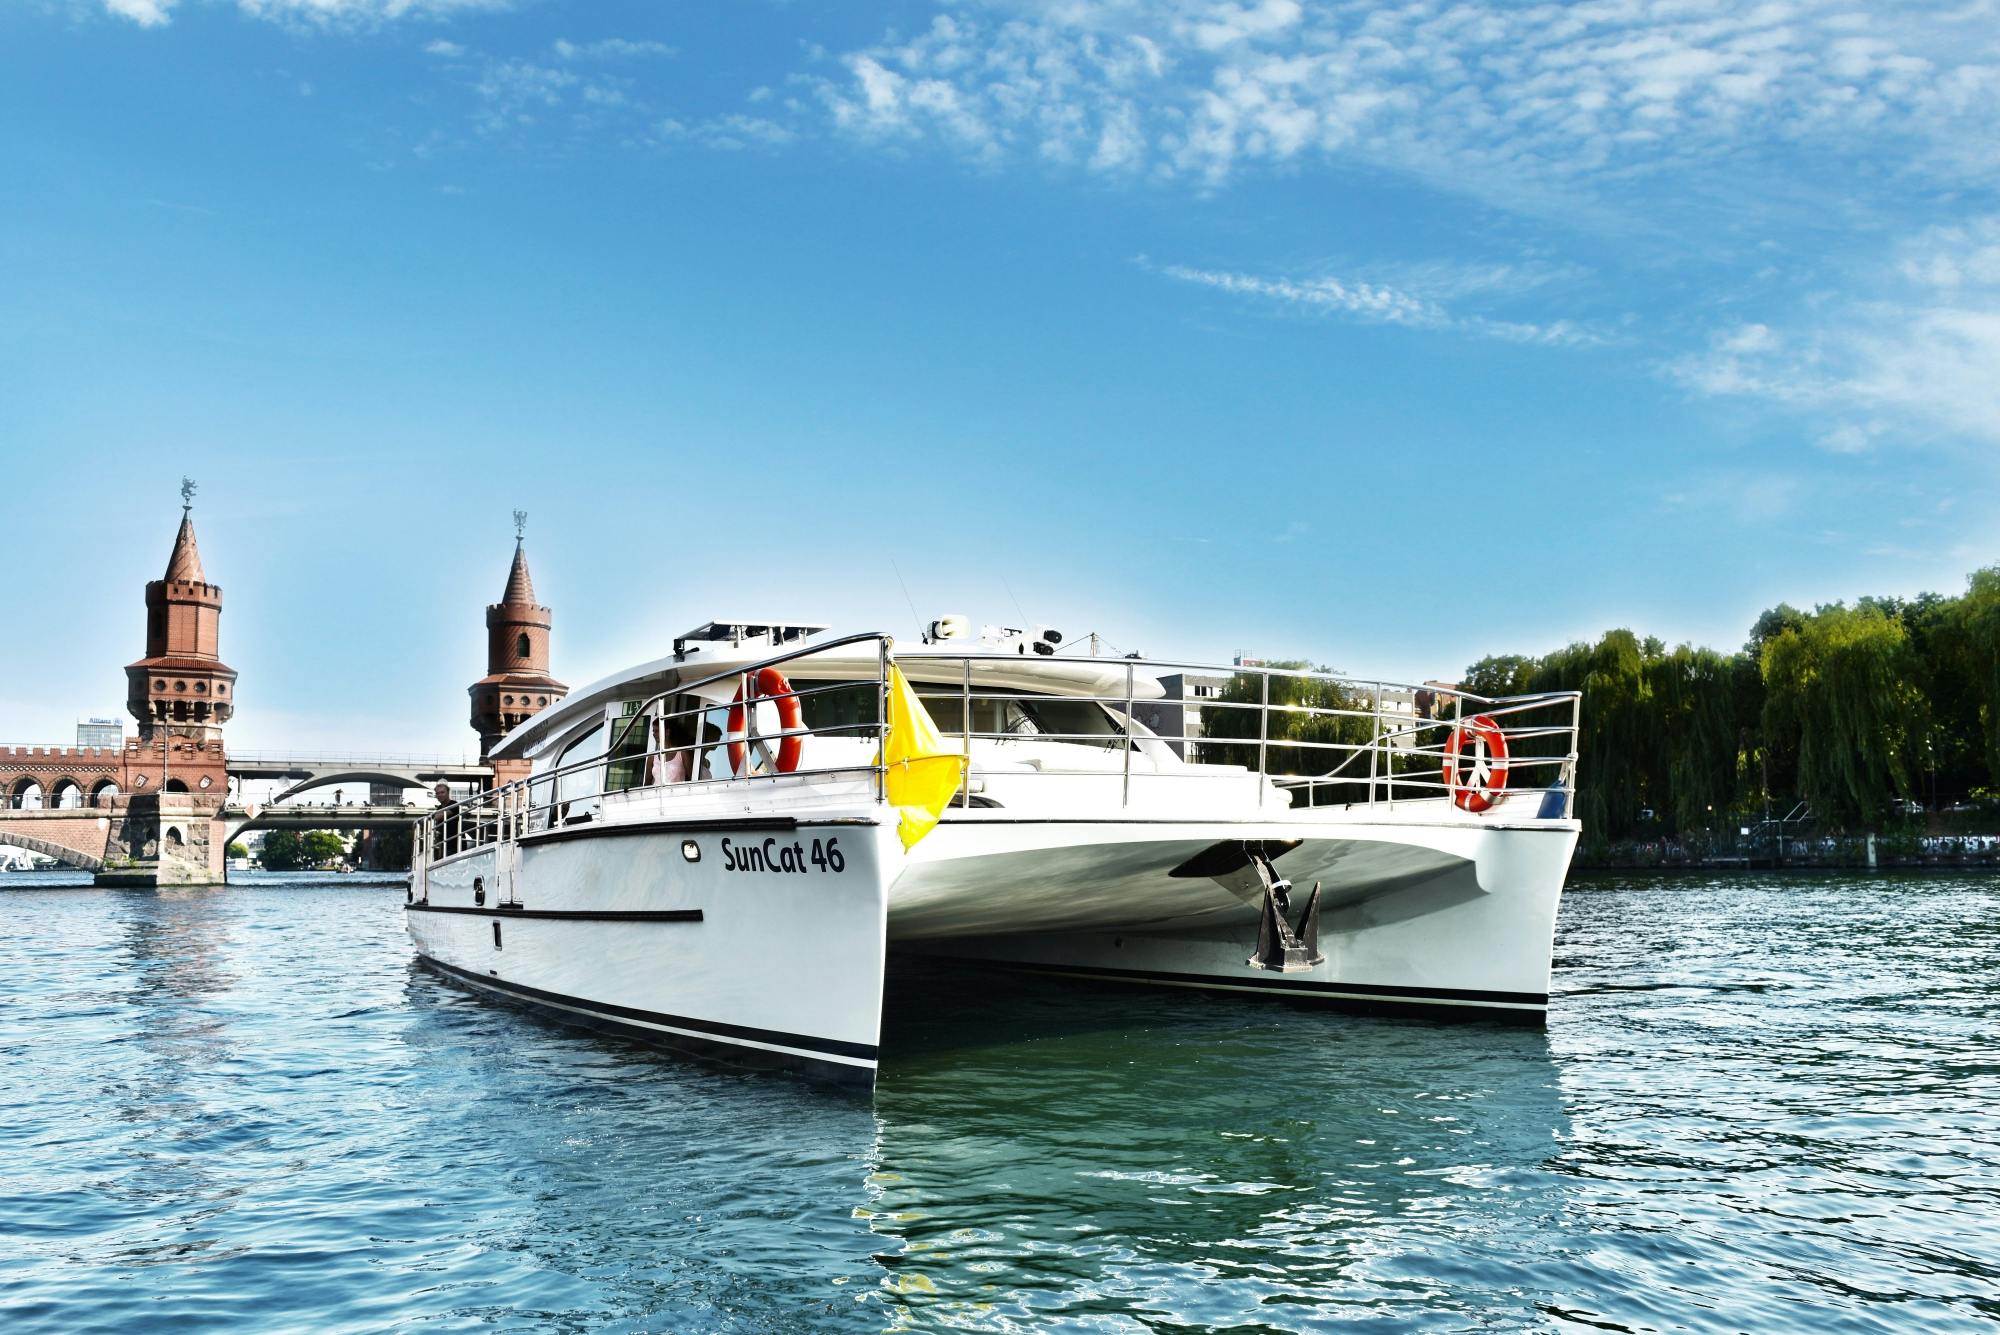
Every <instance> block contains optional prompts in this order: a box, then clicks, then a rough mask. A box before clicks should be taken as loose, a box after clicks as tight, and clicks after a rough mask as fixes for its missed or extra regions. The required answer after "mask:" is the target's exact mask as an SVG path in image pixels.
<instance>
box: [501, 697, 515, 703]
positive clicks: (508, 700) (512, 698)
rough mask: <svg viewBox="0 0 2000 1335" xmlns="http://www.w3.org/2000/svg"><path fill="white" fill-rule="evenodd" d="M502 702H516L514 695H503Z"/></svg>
mask: <svg viewBox="0 0 2000 1335" xmlns="http://www.w3.org/2000/svg"><path fill="white" fill-rule="evenodd" d="M500 703H501V704H503V705H511V704H513V703H514V697H513V696H511V695H503V696H501V697H500Z"/></svg>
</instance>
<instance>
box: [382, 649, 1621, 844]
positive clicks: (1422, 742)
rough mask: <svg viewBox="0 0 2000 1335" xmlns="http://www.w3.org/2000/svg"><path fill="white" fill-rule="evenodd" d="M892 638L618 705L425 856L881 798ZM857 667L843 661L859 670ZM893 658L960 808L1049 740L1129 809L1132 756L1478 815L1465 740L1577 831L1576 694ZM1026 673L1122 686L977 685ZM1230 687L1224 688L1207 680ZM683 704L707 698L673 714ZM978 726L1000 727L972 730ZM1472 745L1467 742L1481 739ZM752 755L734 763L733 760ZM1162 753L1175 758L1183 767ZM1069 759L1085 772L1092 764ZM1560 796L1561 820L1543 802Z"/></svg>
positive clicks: (1295, 803)
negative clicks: (669, 820)
mask: <svg viewBox="0 0 2000 1335" xmlns="http://www.w3.org/2000/svg"><path fill="white" fill-rule="evenodd" d="M892 643H893V641H892V639H891V637H890V636H888V635H886V634H883V633H880V632H870V633H864V634H859V635H849V636H844V637H841V638H838V639H834V640H828V641H825V642H822V643H816V644H811V645H801V646H794V647H791V648H788V649H786V650H784V651H782V652H776V653H773V654H771V655H770V656H769V657H767V658H764V659H761V660H758V661H756V662H753V663H747V664H740V665H737V666H733V667H730V668H727V669H724V670H722V671H718V672H714V673H711V674H709V675H707V676H704V677H700V678H696V679H694V680H690V681H686V682H679V683H676V684H675V685H674V686H672V687H671V688H668V689H666V690H662V691H659V692H656V693H655V694H653V695H651V696H648V697H647V698H645V699H644V700H641V701H638V702H636V703H633V702H626V703H624V704H621V705H619V706H617V708H619V709H620V710H621V711H623V712H621V713H620V714H619V715H618V716H617V717H615V718H611V719H609V720H608V728H607V729H606V741H605V744H604V746H603V749H602V750H601V751H597V752H595V753H593V754H592V755H590V756H587V757H584V758H581V759H579V760H576V761H574V762H570V763H565V764H558V765H556V766H554V767H551V768H549V769H547V770H544V771H541V772H539V773H536V774H534V775H532V776H531V777H529V778H526V779H522V780H518V781H516V782H514V783H510V784H507V785H505V786H503V787H500V788H496V789H494V790H492V791H490V792H486V793H480V794H477V795H475V796H473V797H470V798H467V799H466V800H464V801H462V802H457V803H453V804H451V805H449V806H446V807H441V808H439V809H437V810H436V811H435V812H433V813H432V814H431V815H430V816H429V817H428V818H427V819H426V820H425V821H424V822H423V825H422V827H421V828H422V831H423V836H424V837H423V838H420V839H419V841H418V843H419V856H420V857H421V858H426V859H436V858H439V857H445V856H451V855H454V854H456V853H460V852H465V851H469V850H472V849H476V848H483V847H486V846H488V845H490V844H493V843H496V842H507V841H513V840H518V839H519V838H521V837H522V836H524V835H528V834H535V833H540V832H542V831H545V830H549V829H552V828H557V827H560V826H563V825H565V824H569V823H574V822H576V821H579V820H587V819H595V818H596V815H597V812H598V810H599V809H600V807H601V804H602V801H603V800H604V799H605V798H606V797H607V796H610V795H614V794H621V793H628V792H637V791H644V790H648V789H664V788H672V789H676V790H681V791H687V792H690V793H699V792H702V791H704V790H709V789H713V788H716V787H718V786H722V785H731V784H736V785H740V784H743V783H745V782H758V783H764V782H773V783H775V782H785V783H791V784H801V783H811V782H821V783H825V782H828V781H831V780H835V779H842V778H844V779H848V780H851V781H853V782H854V783H855V784H856V785H857V788H858V790H859V791H862V792H865V793H867V794H869V795H870V796H872V798H873V799H874V800H877V801H880V800H882V798H883V796H884V784H885V777H886V770H885V768H884V766H883V765H882V763H881V747H880V743H881V742H882V741H883V739H884V737H885V733H886V726H887V725H886V719H887V717H888V708H887V703H888V702H887V692H888V665H889V661H890V648H891V645H892ZM862 645H873V646H874V653H873V655H872V658H873V669H874V670H873V673H872V675H869V676H866V677H863V678H861V679H855V678H853V677H851V676H850V677H843V678H840V679H836V680H831V681H828V680H823V679H821V678H815V677H801V679H800V681H799V682H798V683H795V684H791V688H790V690H789V691H787V692H785V693H783V694H782V695H780V696H779V697H775V698H774V697H763V698H762V699H763V700H771V699H775V700H777V701H788V702H790V703H792V704H795V705H796V706H797V708H798V710H799V716H800V723H799V725H798V726H795V727H782V726H781V727H779V728H776V729H769V730H767V729H764V728H762V727H761V726H760V724H759V720H758V714H759V708H758V706H759V704H760V703H761V700H760V697H759V696H758V692H757V689H756V685H755V682H756V678H757V677H758V675H759V674H761V673H762V672H763V671H764V670H765V669H766V668H782V667H784V666H786V665H788V664H802V665H803V664H810V663H811V661H812V660H813V659H815V658H819V659H822V660H825V661H826V662H831V661H833V660H835V659H836V657H837V656H840V655H842V654H843V651H851V650H853V649H855V648H856V647H857V646H862ZM853 657H854V656H853V655H852V654H851V653H848V654H846V655H845V662H846V664H847V666H848V668H849V670H851V667H852V659H853ZM863 657H864V658H866V657H870V656H869V655H863ZM898 661H899V663H900V665H901V666H902V667H903V669H904V671H905V673H906V675H908V676H909V677H910V679H911V682H912V685H913V687H914V688H915V689H916V691H917V693H918V694H919V696H920V697H922V698H923V699H924V700H925V702H926V705H927V707H928V708H929V709H930V712H931V714H932V719H933V722H934V723H936V724H937V725H938V730H939V733H940V736H941V738H942V739H943V740H944V741H945V742H946V743H947V744H951V743H956V747H957V749H960V750H962V751H963V752H964V753H965V754H966V755H967V756H968V757H970V758H971V764H970V765H969V767H968V768H969V773H968V781H967V782H966V784H965V785H964V786H963V787H962V788H961V790H960V792H959V794H958V795H957V798H956V799H955V800H956V802H957V803H958V804H959V805H961V806H971V805H974V788H975V784H976V782H978V780H977V779H976V778H975V777H974V776H977V775H978V774H979V772H980V768H981V767H980V762H981V760H982V759H984V760H986V761H988V762H989V763H990V762H991V761H992V760H994V759H995V758H996V757H995V754H994V753H995V751H996V750H997V749H998V748H1000V747H1002V746H1005V745H1007V744H1010V743H1011V744H1018V743H1023V742H1046V743H1066V744H1069V745H1071V746H1081V745H1087V746H1090V747H1092V748H1094V749H1099V750H1116V751H1118V752H1120V753H1121V754H1120V758H1119V760H1118V762H1117V764H1116V767H1115V769H1107V768H1106V767H1105V766H1104V765H1102V764H1101V763H1095V762H1094V763H1092V764H1087V765H1086V764H1082V763H1077V764H1074V765H1071V766H1067V767H1066V766H1064V765H1063V764H1061V763H1060V761H1061V759H1062V753H1061V752H1054V753H1044V754H1042V755H1041V756H1039V757H1038V764H1037V765H1036V766H1035V767H1034V769H1033V770H1032V773H1035V774H1042V775H1050V774H1070V775H1079V774H1088V775H1096V776H1098V777H1107V776H1114V775H1115V777H1116V779H1117V781H1118V791H1119V800H1120V803H1121V805H1130V804H1131V802H1132V800H1133V788H1134V779H1135V770H1134V760H1135V758H1141V759H1143V760H1144V762H1145V763H1144V765H1143V766H1142V768H1141V769H1140V770H1139V771H1138V772H1137V773H1136V777H1138V778H1140V779H1143V780H1144V781H1146V782H1148V783H1151V782H1153V781H1155V780H1157V779H1160V778H1171V777H1173V776H1175V775H1185V776H1194V777H1201V778H1208V779H1214V778H1217V777H1219V776H1223V775H1228V774H1238V775H1241V776H1244V777H1245V778H1246V779H1247V780H1248V781H1249V782H1250V783H1252V784H1253V785H1254V789H1255V793H1256V801H1257V803H1258V805H1259V806H1260V807H1261V806H1264V805H1267V804H1269V803H1270V802H1272V801H1273V800H1275V797H1277V796H1282V797H1283V798H1284V799H1285V805H1286V806H1287V807H1288V808H1291V809H1297V808H1301V807H1303V808H1307V809H1311V808H1318V807H1327V806H1354V805H1360V804H1366V805H1368V806H1371V807H1373V806H1380V805H1388V806H1391V807H1393V806H1394V805H1395V804H1397V803H1408V802H1412V801H1421V800H1433V801H1434V800H1437V799H1440V798H1444V799H1450V800H1451V801H1452V802H1453V803H1454V804H1455V805H1460V806H1465V807H1466V808H1467V809H1469V810H1476V809H1478V805H1477V804H1471V803H1468V801H1467V794H1468V792H1471V791H1473V790H1472V789H1470V788H1469V787H1468V783H1467V781H1466V776H1465V774H1464V772H1463V770H1464V766H1463V765H1460V766H1457V767H1455V766H1454V764H1453V762H1454V760H1455V758H1456V759H1461V760H1462V757H1463V754H1464V752H1465V751H1466V749H1467V747H1468V745H1471V746H1472V747H1474V748H1475V749H1478V750H1480V751H1481V752H1482V756H1481V758H1482V759H1483V760H1484V761H1485V762H1486V764H1487V769H1486V771H1485V776H1486V781H1487V782H1489V783H1491V782H1492V781H1493V777H1494V772H1495V771H1496V770H1498V771H1501V775H1500V778H1499V781H1498V783H1497V785H1496V786H1495V787H1494V789H1493V790H1492V791H1490V792H1489V791H1487V790H1485V789H1480V790H1478V791H1479V792H1480V795H1481V796H1484V797H1488V798H1490V799H1492V800H1497V798H1498V796H1502V795H1513V796H1517V797H1518V796H1520V795H1521V793H1522V791H1523V790H1524V789H1525V790H1529V791H1537V790H1539V791H1540V792H1541V793H1542V794H1543V806H1542V808H1541V810H1540V812H1539V813H1538V814H1545V815H1550V814H1552V815H1561V816H1565V817H1567V816H1570V815H1572V814H1573V812H1574V804H1575V788H1576V765H1577V732H1578V726H1579V722H1580V717H1579V715H1580V710H1581V695H1580V694H1579V693H1577V692H1574V691H1565V692H1551V693H1546V694H1540V695H1524V696H1505V697H1486V696H1479V695H1475V694H1472V693H1470V692H1466V691H1462V690H1459V689H1457V688H1456V687H1452V686H1442V685H1431V684H1426V685H1423V686H1410V685H1403V684H1398V683H1393V682H1388V681H1379V680H1378V681H1369V680H1366V679H1359V678H1353V677H1348V676H1344V675H1341V674H1337V673H1327V672H1314V671H1308V670H1303V669H1295V668H1277V667H1265V666H1262V665H1256V664H1247V665H1246V664H1238V665H1231V666H1228V667H1219V666H1213V665H1208V664H1201V663H1194V662H1180V661H1168V660H1158V659H1153V660H1140V659H1103V658H1088V657H1081V656H1061V655H1055V656H1047V655H1037V656H1034V657H1032V658H1024V657H1022V656H1020V655H1017V654H1008V653H1000V652H994V651H986V650H968V651H967V652H965V653H962V654H958V653H944V652H940V651H939V650H938V649H937V647H935V646H933V647H930V648H927V649H926V650H925V651H924V652H923V653H922V654H915V655H908V656H906V657H905V658H903V659H901V660H898ZM1026 664H1032V665H1036V666H1041V665H1067V666H1071V667H1077V666H1084V665H1087V666H1089V667H1091V668H1093V669H1096V670H1097V671H1098V672H1099V673H1100V674H1101V675H1109V676H1111V677H1112V678H1113V679H1114V680H1115V681H1116V682H1117V684H1118V686H1119V687H1120V688H1122V689H1118V690H1115V691H1114V692H1112V693H1110V694H1091V695H1069V694H1065V695H1044V694H1038V693H1033V692H1028V691H1022V690H1010V689H1001V688H998V687H993V686H982V687H981V688H979V689H975V686H974V679H975V677H976V676H985V677H991V676H993V675H995V672H994V671H993V670H995V669H998V668H999V667H1002V666H1006V667H1010V668H1014V669H1016V670H1018V669H1019V668H1021V667H1022V666H1023V665H1026ZM823 665H824V663H823ZM1190 675H1199V676H1200V677H1201V678H1203V679H1204V680H1205V681H1206V682H1208V683H1211V685H1210V687H1209V689H1211V691H1212V692H1213V693H1211V694H1207V695H1202V696H1198V697H1191V698H1190V697H1183V698H1179V699H1173V698H1164V699H1163V698H1161V696H1159V695H1158V694H1156V693H1155V692H1156V691H1157V690H1159V689H1160V688H1159V687H1158V686H1157V683H1160V682H1163V681H1171V680H1176V679H1178V680H1180V681H1181V682H1182V683H1183V685H1185V683H1186V681H1187V680H1188V678H1189V676H1190ZM732 681H733V682H734V683H735V684H736V698H737V700H739V701H745V702H748V703H744V704H742V705H741V706H740V709H741V723H740V728H739V727H732V726H730V725H731V720H730V719H729V717H728V716H729V715H730V714H731V713H734V712H735V711H736V709H737V708H738V706H732V705H730V704H728V703H717V702H716V701H715V700H712V699H707V698H704V697H703V695H702V693H703V691H704V690H705V689H708V688H712V687H715V686H716V685H718V684H726V683H729V682H732ZM1216 682H1220V683H1221V685H1220V686H1219V687H1216V686H1213V685H1212V683H1216ZM1142 684H1143V685H1144V687H1145V689H1142ZM676 699H688V700H693V701H695V703H693V704H688V705H684V706H682V707H678V708H675V707H671V706H672V703H673V702H674V701H675V700H676ZM822 703H823V704H824V707H825V708H826V709H828V710H830V711H832V712H833V713H835V714H838V713H839V712H840V709H841V708H844V709H845V710H846V711H847V713H848V714H850V715H855V716H854V717H848V718H847V719H846V720H845V721H824V720H823V721H821V722H819V723H818V724H817V725H815V724H814V723H813V722H812V721H811V719H810V717H809V716H810V715H811V714H812V713H814V712H820V711H821V708H822ZM1079 705H1081V706H1091V707H1095V708H1096V709H1097V710H1098V711H1099V713H1100V714H1101V715H1102V722H1103V723H1104V725H1105V729H1104V730H1103V731H1094V732H1074V731H1060V730H1051V729H1049V728H1046V727H1044V726H1042V724H1041V722H1038V721H1037V717H1036V716H1037V713H1038V712H1039V713H1041V714H1042V715H1044V718H1046V716H1047V715H1049V714H1059V713H1062V712H1063V710H1064V708H1065V707H1069V708H1073V707H1075V706H1079ZM1141 707H1147V708H1148V709H1151V710H1153V711H1155V717H1156V719H1159V720H1161V721H1164V718H1163V715H1165V714H1170V713H1174V712H1175V711H1178V716H1179V718H1180V721H1181V723H1182V732H1181V733H1180V734H1179V735H1162V734H1160V733H1158V732H1156V731H1154V730H1153V729H1151V728H1147V727H1146V726H1145V725H1144V724H1142V723H1140V722H1139V719H1138V712H1139V710H1140V709H1141ZM1010 709H1011V711H1012V712H1011V713H1010V712H1009V711H1010ZM1189 711H1193V715H1194V717H1193V718H1192V720H1190V719H1189V717H1188V713H1189ZM718 716H721V722H720V724H718ZM982 717H983V719H984V720H985V721H986V722H990V723H995V724H999V725H1000V726H994V727H975V726H974V724H975V722H978V721H980V719H981V718H982ZM1072 717H1075V716H1072ZM1084 717H1087V718H1091V719H1093V720H1095V719H1096V716H1095V715H1091V716H1084ZM1190 722H1192V724H1193V730H1192V731H1189V730H1188V724H1189V723H1190ZM954 724H956V725H957V726H955V727H954V726H953V725H954ZM600 727H605V724H600ZM815 737H817V738H827V739H848V738H851V739H856V740H860V741H864V742H874V743H876V744H877V745H876V747H875V750H874V753H873V756H872V758H868V759H861V758H859V757H862V756H867V755H868V752H867V751H866V750H865V749H862V750H859V752H858V755H857V749H856V748H848V749H847V750H846V752H845V754H844V755H843V754H839V753H836V755H835V758H834V761H833V763H830V764H822V765H818V766H806V765H800V766H798V767H797V768H795V769H794V770H791V771H786V772H779V771H778V770H777V768H776V765H775V764H774V752H775V751H776V750H781V749H782V748H783V746H784V744H785V743H786V742H787V741H788V740H790V739H798V740H799V742H800V744H801V746H804V745H805V739H808V738H815ZM635 738H636V743H635ZM1468 738H1472V739H1473V741H1472V742H1471V743H1470V744H1468V741H1467V739H1468ZM975 744H978V746H977V748H976V746H975ZM739 751H740V754H741V760H740V761H739V760H738V759H737V758H736V756H735V754H732V753H735V752H739ZM1166 753H1171V755H1172V757H1173V759H1172V761H1171V762H1168V761H1167V759H1166ZM808 758H810V757H808ZM1364 758H1365V761H1366V764H1365V767H1364V766H1363V763H1362V762H1363V760H1364ZM1074 759H1076V760H1077V761H1079V762H1080V761H1081V759H1082V757H1081V756H1080V755H1078V756H1076V757H1074ZM718 761H721V762H722V763H721V764H720V766H719V768H720V771H721V772H717V771H718ZM1550 794H1554V797H1555V802H1556V806H1557V808H1558V809H1557V810H1554V811H1551V810H1550V809H1549V807H1548V805H1547V803H1548V801H1549V795H1550Z"/></svg>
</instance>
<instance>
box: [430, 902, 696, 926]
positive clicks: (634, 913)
mask: <svg viewBox="0 0 2000 1335" xmlns="http://www.w3.org/2000/svg"><path fill="white" fill-rule="evenodd" d="M403 908H404V910H405V911H407V912H410V913H472V914H477V915H478V916H479V917H482V918H505V919H507V920H509V921H512V920H513V919H515V918H555V919H566V920H568V921H570V922H700V921H701V910H700V909H517V908H509V907H507V906H506V905H504V904H496V905H494V906H493V907H492V908H468V907H466V906H464V905H461V904H422V903H418V904H405V905H403Z"/></svg>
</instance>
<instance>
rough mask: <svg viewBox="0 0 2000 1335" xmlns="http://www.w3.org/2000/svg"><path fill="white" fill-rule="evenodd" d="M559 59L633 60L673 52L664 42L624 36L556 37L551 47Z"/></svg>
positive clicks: (662, 55) (664, 55) (663, 55)
mask: <svg viewBox="0 0 2000 1335" xmlns="http://www.w3.org/2000/svg"><path fill="white" fill-rule="evenodd" d="M551 49H552V50H553V51H554V52H555V53H556V56H557V58H558V59H561V60H634V59H638V58H640V57H666V56H671V55H674V54H675V51H674V48H673V47H671V46H668V45H667V44H666V43H665V42H653V41H633V40H632V39H630V38H626V37H606V38H603V39H601V40H599V41H595V42H572V41H569V40H568V39H566V38H561V37H559V38H557V39H556V41H555V44H554V46H553V47H552V48H551Z"/></svg>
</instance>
